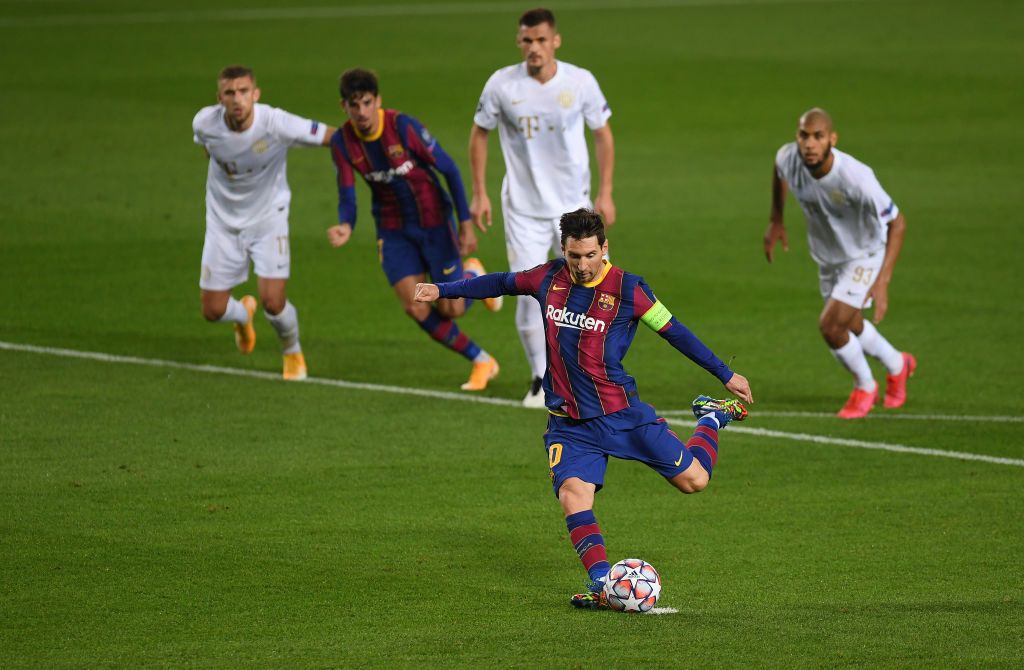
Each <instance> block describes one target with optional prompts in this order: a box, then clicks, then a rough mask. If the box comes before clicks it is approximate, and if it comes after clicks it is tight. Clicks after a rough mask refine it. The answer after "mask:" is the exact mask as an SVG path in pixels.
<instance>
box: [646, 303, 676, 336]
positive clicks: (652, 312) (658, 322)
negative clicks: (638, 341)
mask: <svg viewBox="0 0 1024 670" xmlns="http://www.w3.org/2000/svg"><path fill="white" fill-rule="evenodd" d="M640 320H641V321H643V322H644V325H646V326H647V327H648V328H650V329H651V330H653V331H654V332H658V331H659V330H661V329H662V328H664V327H665V324H666V323H668V322H669V321H671V320H672V312H670V311H668V307H665V305H663V304H661V301H660V300H659V301H658V302H656V303H654V305H653V306H651V308H650V309H649V310H647V311H646V312H645V313H644V315H643V316H641V317H640Z"/></svg>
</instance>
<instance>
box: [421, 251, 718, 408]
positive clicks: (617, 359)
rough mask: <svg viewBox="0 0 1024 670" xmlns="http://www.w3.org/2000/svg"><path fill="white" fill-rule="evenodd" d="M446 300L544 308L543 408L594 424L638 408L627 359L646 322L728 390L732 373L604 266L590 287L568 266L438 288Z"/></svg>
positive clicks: (639, 286)
mask: <svg viewBox="0 0 1024 670" xmlns="http://www.w3.org/2000/svg"><path fill="white" fill-rule="evenodd" d="M438 289H439V290H440V292H441V297H443V298H448V297H466V298H488V297H493V296H496V295H502V294H505V295H532V296H534V297H535V298H537V300H538V301H539V302H540V306H541V311H542V312H543V317H544V333H545V337H546V339H547V354H548V369H547V373H546V374H545V375H544V394H545V405H546V406H547V408H548V409H549V410H551V411H552V412H556V413H563V414H566V415H568V416H571V417H572V418H574V419H589V418H593V417H596V416H602V415H605V414H611V413H612V412H617V411H619V410H621V409H625V408H627V407H631V406H634V405H636V404H637V403H638V402H639V401H640V398H639V394H638V393H637V388H636V381H635V380H634V379H633V377H631V376H630V375H629V374H628V373H627V372H626V370H625V369H624V368H623V366H622V359H623V358H624V357H625V355H626V352H627V351H628V350H629V346H630V344H632V342H633V336H634V335H636V328H637V324H638V323H640V322H641V321H643V322H644V323H646V324H647V325H648V326H650V327H651V328H652V329H653V330H655V331H656V332H657V333H658V334H659V335H661V336H662V337H663V338H664V339H666V340H668V341H669V342H670V343H671V344H672V345H673V346H674V347H675V348H676V349H678V350H679V351H681V352H682V353H683V354H685V355H686V356H687V357H688V358H689V359H690V360H692V361H693V362H695V363H697V364H698V365H700V366H701V367H703V368H704V369H705V370H707V371H708V372H710V373H711V374H713V375H714V376H715V377H717V378H718V380H719V381H721V382H722V383H723V384H725V383H727V382H728V381H729V379H730V378H731V377H732V375H733V373H732V370H730V369H729V367H728V366H727V365H726V364H725V363H723V362H722V361H721V359H719V358H718V357H717V356H716V355H715V354H714V352H712V351H711V349H709V348H708V347H707V346H706V345H704V343H703V342H701V341H700V340H699V339H698V338H697V336H696V335H694V334H693V333H692V332H691V331H690V330H689V329H688V328H687V327H686V326H684V325H683V324H682V323H680V322H679V321H678V320H677V319H676V318H675V317H674V316H672V315H671V313H670V312H669V311H668V309H667V308H665V306H664V305H662V304H661V303H660V302H659V301H658V299H657V298H656V297H655V295H654V291H652V290H651V287H650V286H648V285H647V282H645V281H644V279H643V277H641V276H639V275H635V274H632V273H629V272H626V271H624V270H622V269H621V268H618V267H615V266H614V265H612V264H611V263H608V262H607V261H606V262H605V267H604V270H603V271H602V273H601V274H600V275H599V276H598V277H597V278H596V279H595V280H594V281H592V282H589V283H588V284H577V283H575V281H573V278H572V274H571V273H570V272H569V268H568V265H567V264H566V262H565V259H563V258H559V259H556V260H553V261H549V262H547V263H545V264H543V265H538V266H537V267H535V268H533V269H532V270H526V271H525V272H497V273H492V274H488V275H483V276H482V277H477V278H474V279H464V280H460V281H456V282H450V283H445V284H438Z"/></svg>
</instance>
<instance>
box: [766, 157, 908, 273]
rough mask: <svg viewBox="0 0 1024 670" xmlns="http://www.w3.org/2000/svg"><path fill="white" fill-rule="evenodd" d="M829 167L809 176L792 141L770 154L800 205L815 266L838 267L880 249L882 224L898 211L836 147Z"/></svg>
mask: <svg viewBox="0 0 1024 670" xmlns="http://www.w3.org/2000/svg"><path fill="white" fill-rule="evenodd" d="M832 154H833V155H834V156H835V159H834V161H833V162H832V169H831V170H830V171H829V173H828V174H827V175H825V176H824V177H822V178H821V179H815V178H814V177H812V176H811V172H810V170H808V169H807V168H806V167H805V166H804V162H803V160H802V159H801V158H800V150H799V149H798V148H797V144H796V142H790V143H789V144H786V145H783V147H782V148H781V149H779V151H778V153H777V154H776V155H775V169H776V171H777V172H778V174H779V177H781V178H782V179H784V180H785V181H786V183H787V184H788V185H789V189H790V190H791V191H792V192H793V195H794V196H795V197H796V199H797V200H798V201H799V202H800V207H801V208H802V209H803V210H804V215H805V216H806V217H807V243H808V246H809V247H810V251H811V257H812V258H814V260H815V261H817V263H818V265H839V264H840V263H846V262H847V261H852V260H854V259H857V258H863V257H864V256H867V255H869V254H872V253H874V252H876V251H879V250H880V249H884V248H885V242H886V236H887V234H888V231H887V230H886V225H887V224H888V223H889V222H890V221H892V220H893V219H895V218H896V215H897V214H899V209H898V208H897V207H896V203H894V202H893V201H892V198H890V197H889V194H888V193H886V192H885V190H884V189H883V188H882V185H881V184H879V183H878V179H876V178H875V173H874V171H873V170H872V169H871V168H869V167H868V166H867V165H864V163H861V162H860V161H859V160H857V159H856V158H854V157H853V156H851V155H850V154H846V153H843V152H842V151H839V150H837V149H832Z"/></svg>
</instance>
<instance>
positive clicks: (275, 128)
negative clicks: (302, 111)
mask: <svg viewBox="0 0 1024 670" xmlns="http://www.w3.org/2000/svg"><path fill="white" fill-rule="evenodd" d="M326 128H327V126H325V125H323V124H322V123H318V122H317V121H311V120H309V119H304V118H302V117H299V116H295V115H294V114H290V113H288V112H286V111H284V110H283V109H278V108H276V107H271V106H270V105H261V104H259V103H257V104H256V105H255V106H254V108H253V122H252V125H251V126H249V128H247V129H246V130H243V131H242V132H235V131H233V130H231V129H230V128H228V125H227V123H226V122H225V121H224V107H223V106H221V105H212V106H210V107H204V108H202V109H201V110H199V113H198V114H196V116H195V118H194V119H193V120H192V133H193V136H192V137H193V140H194V141H195V143H196V144H199V145H201V146H203V147H205V148H206V152H207V153H208V154H210V167H209V169H208V170H207V173H206V219H207V222H209V221H211V220H213V221H216V222H218V223H221V224H223V225H226V226H229V227H231V228H234V229H241V228H247V227H249V226H252V225H253V224H256V223H259V222H261V221H264V220H266V219H267V217H269V216H270V215H271V214H272V213H273V212H274V211H275V210H278V209H284V208H286V207H287V206H288V203H289V202H290V201H291V196H292V193H291V190H290V189H289V188H288V178H287V174H286V166H287V162H286V160H287V157H288V148H289V147H292V146H295V145H308V146H317V145H319V144H320V143H321V142H322V141H323V138H324V133H325V132H326Z"/></svg>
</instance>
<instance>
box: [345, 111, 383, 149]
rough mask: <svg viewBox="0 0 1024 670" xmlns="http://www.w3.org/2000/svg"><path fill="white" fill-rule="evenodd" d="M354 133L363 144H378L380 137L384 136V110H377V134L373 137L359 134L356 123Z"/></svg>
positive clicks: (353, 126) (353, 127)
mask: <svg viewBox="0 0 1024 670" xmlns="http://www.w3.org/2000/svg"><path fill="white" fill-rule="evenodd" d="M352 132H354V133H355V134H356V137H358V138H359V139H360V140H362V141H363V142H376V141H377V140H379V139H380V136H381V135H383V134H384V110H383V109H378V110H377V132H375V133H373V134H372V135H363V134H362V133H361V132H359V129H358V128H356V124H354V123H353V124H352Z"/></svg>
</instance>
